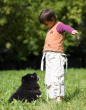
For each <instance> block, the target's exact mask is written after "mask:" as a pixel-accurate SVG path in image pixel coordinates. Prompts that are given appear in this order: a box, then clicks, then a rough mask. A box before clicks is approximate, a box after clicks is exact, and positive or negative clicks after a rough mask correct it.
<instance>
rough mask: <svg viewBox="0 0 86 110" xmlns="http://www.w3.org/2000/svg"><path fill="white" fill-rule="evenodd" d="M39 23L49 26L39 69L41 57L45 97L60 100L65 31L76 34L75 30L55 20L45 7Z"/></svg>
mask: <svg viewBox="0 0 86 110" xmlns="http://www.w3.org/2000/svg"><path fill="white" fill-rule="evenodd" d="M39 20H40V23H41V24H44V25H45V27H46V28H49V30H48V32H47V35H46V39H45V44H44V48H43V57H42V61H41V70H43V59H44V57H45V59H46V74H45V84H46V87H47V98H48V95H49V98H50V99H55V98H56V99H57V101H61V100H62V97H63V96H64V95H65V94H64V64H65V63H66V62H67V57H66V55H65V54H64V45H63V42H64V38H65V31H67V32H69V33H71V34H73V35H76V34H77V33H78V32H77V30H75V29H73V28H72V27H70V26H69V25H65V24H63V23H62V22H59V21H57V20H56V16H55V13H54V11H53V10H51V9H45V10H43V11H42V12H41V14H40V17H39Z"/></svg>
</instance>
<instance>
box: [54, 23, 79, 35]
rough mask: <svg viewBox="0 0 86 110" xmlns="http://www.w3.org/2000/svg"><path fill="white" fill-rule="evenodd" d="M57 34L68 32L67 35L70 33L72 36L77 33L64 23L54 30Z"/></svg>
mask: <svg viewBox="0 0 86 110" xmlns="http://www.w3.org/2000/svg"><path fill="white" fill-rule="evenodd" d="M56 30H57V32H58V33H60V34H61V33H62V32H64V31H66V32H68V33H71V34H73V35H75V34H77V33H78V31H76V30H75V29H74V28H72V27H70V26H69V25H66V24H64V23H59V24H58V26H57V28H56Z"/></svg>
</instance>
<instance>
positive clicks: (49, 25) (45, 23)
mask: <svg viewBox="0 0 86 110" xmlns="http://www.w3.org/2000/svg"><path fill="white" fill-rule="evenodd" d="M55 23H56V22H55V21H44V25H45V27H46V28H52V27H53V26H54V25H55Z"/></svg>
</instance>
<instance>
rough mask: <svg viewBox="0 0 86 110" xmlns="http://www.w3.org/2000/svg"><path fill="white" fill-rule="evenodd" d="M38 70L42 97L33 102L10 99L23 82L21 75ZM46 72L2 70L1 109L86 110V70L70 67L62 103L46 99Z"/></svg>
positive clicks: (0, 72) (0, 77) (0, 73)
mask: <svg viewBox="0 0 86 110" xmlns="http://www.w3.org/2000/svg"><path fill="white" fill-rule="evenodd" d="M33 72H37V74H38V77H39V81H38V83H39V85H40V90H41V92H42V97H41V98H39V99H38V100H37V101H33V102H32V103H27V101H26V102H25V103H22V102H21V101H16V100H14V101H13V102H12V103H8V101H7V100H8V99H9V97H10V96H11V94H12V93H13V92H15V91H16V89H17V88H18V87H19V86H20V84H21V77H22V76H23V75H25V74H27V73H33ZM44 77H45V73H44V72H42V71H40V70H30V69H27V70H19V71H17V70H9V71H0V110H86V70H85V69H68V72H67V74H66V75H65V97H64V98H63V101H62V103H56V100H49V101H48V102H47V100H46V93H45V84H44Z"/></svg>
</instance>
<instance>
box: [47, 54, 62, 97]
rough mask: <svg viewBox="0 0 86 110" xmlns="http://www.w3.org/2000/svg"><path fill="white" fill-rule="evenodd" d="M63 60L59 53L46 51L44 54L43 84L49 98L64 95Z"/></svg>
mask: <svg viewBox="0 0 86 110" xmlns="http://www.w3.org/2000/svg"><path fill="white" fill-rule="evenodd" d="M63 60H64V58H63V57H62V55H61V53H54V52H51V53H50V52H48V53H47V55H46V75H45V84H46V85H47V91H48V94H49V98H51V99H54V98H57V97H59V96H60V97H63V96H64V64H63Z"/></svg>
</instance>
